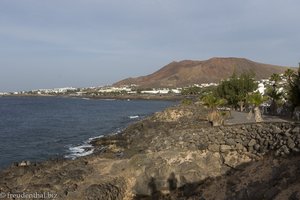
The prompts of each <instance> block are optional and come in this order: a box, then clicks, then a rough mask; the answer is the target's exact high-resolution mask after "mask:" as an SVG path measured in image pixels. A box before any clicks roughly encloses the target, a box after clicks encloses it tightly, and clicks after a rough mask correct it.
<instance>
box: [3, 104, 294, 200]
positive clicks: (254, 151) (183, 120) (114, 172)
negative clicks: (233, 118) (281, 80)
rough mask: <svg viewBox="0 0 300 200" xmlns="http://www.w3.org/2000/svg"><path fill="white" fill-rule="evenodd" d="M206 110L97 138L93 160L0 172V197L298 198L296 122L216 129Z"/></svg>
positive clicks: (185, 109)
mask: <svg viewBox="0 0 300 200" xmlns="http://www.w3.org/2000/svg"><path fill="white" fill-rule="evenodd" d="M207 112H208V110H206V109H205V108H203V107H202V106H201V105H189V106H183V105H181V106H176V107H172V108H168V109H166V110H165V111H163V112H159V113H156V114H154V115H153V116H150V117H148V118H145V119H143V120H142V121H139V122H137V123H134V124H132V125H130V126H129V127H127V128H126V129H125V130H124V131H122V132H121V133H120V134H117V135H110V136H107V137H103V138H98V139H95V140H93V141H92V142H91V143H92V145H93V146H94V148H95V151H94V152H95V153H94V154H93V155H90V156H86V157H82V158H79V159H76V160H63V159H62V160H61V159H57V160H49V161H46V162H42V163H37V164H27V163H26V162H25V163H23V164H21V165H20V164H19V165H13V166H11V167H9V168H7V169H6V170H4V171H2V172H1V173H0V192H1V193H2V194H3V195H7V194H15V193H26V194H32V193H45V192H47V193H50V194H56V195H57V199H300V156H299V151H300V125H299V123H296V122H288V121H278V122H276V121H273V122H263V123H247V124H233V125H227V126H220V127H211V126H210V123H208V122H207V121H206V114H207ZM5 198H6V197H4V199H5Z"/></svg>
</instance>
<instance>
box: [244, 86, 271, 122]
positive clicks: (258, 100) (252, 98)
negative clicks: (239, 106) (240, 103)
mask: <svg viewBox="0 0 300 200" xmlns="http://www.w3.org/2000/svg"><path fill="white" fill-rule="evenodd" d="M267 99H268V98H267V97H265V96H262V95H261V94H260V93H259V92H255V93H252V94H250V95H248V97H247V100H248V103H249V104H251V105H252V106H253V111H254V116H255V121H256V122H262V121H263V118H262V115H261V112H260V108H259V106H260V105H261V104H262V103H263V102H265V101H266V100H267Z"/></svg>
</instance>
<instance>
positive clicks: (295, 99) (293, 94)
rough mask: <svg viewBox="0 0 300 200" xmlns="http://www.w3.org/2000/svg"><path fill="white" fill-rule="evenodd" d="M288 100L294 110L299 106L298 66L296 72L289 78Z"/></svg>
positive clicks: (299, 75)
mask: <svg viewBox="0 0 300 200" xmlns="http://www.w3.org/2000/svg"><path fill="white" fill-rule="evenodd" d="M288 99H289V101H290V102H291V103H292V104H293V107H294V108H295V107H297V106H300V66H299V68H298V72H297V73H295V74H294V75H293V76H292V77H291V81H290V83H289V90H288Z"/></svg>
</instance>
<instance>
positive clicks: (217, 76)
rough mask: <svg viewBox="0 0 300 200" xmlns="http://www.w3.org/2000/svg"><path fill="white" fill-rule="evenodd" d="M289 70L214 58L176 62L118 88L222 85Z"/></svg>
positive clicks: (265, 76)
mask: <svg viewBox="0 0 300 200" xmlns="http://www.w3.org/2000/svg"><path fill="white" fill-rule="evenodd" d="M286 69H287V68H286V67H281V66H276V65H269V64H262V63H257V62H254V61H251V60H247V59H245V58H211V59H209V60H204V61H192V60H183V61H180V62H172V63H170V64H168V65H166V66H164V67H163V68H161V69H160V70H158V71H156V72H154V73H153V74H150V75H147V76H141V77H137V78H128V79H124V80H122V81H119V82H117V83H115V84H114V86H121V85H130V84H136V85H139V86H140V87H154V88H157V87H183V86H187V85H192V84H201V83H211V82H215V83H217V82H219V81H220V80H222V79H225V78H228V77H229V76H231V75H232V74H233V73H234V72H235V73H237V74H241V73H242V72H250V71H253V72H254V73H255V74H256V78H257V79H262V78H268V77H269V76H270V75H271V74H273V73H283V72H284V71H285V70H286Z"/></svg>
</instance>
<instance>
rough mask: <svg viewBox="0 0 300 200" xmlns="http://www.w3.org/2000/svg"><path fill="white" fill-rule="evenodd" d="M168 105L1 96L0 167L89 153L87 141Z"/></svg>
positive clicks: (145, 101)
mask: <svg viewBox="0 0 300 200" xmlns="http://www.w3.org/2000/svg"><path fill="white" fill-rule="evenodd" d="M175 103H176V102H172V101H155V100H130V101H127V100H114V99H106V100H98V99H87V98H63V97H0V168H4V167H7V166H9V165H10V164H11V163H13V162H20V161H22V160H30V161H42V160H46V159H49V158H55V157H65V158H70V159H74V158H76V157H80V156H84V155H88V154H90V153H92V151H93V149H90V150H86V149H89V148H87V147H91V146H90V145H89V143H88V142H89V141H90V140H92V139H93V138H96V137H101V136H103V135H107V134H113V133H117V132H119V131H121V130H122V129H123V128H125V127H126V126H128V125H129V124H130V123H133V122H135V121H137V120H140V119H142V118H144V117H146V116H149V115H151V114H153V113H154V112H157V111H161V110H163V109H165V108H166V107H169V106H171V105H174V104H175Z"/></svg>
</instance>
